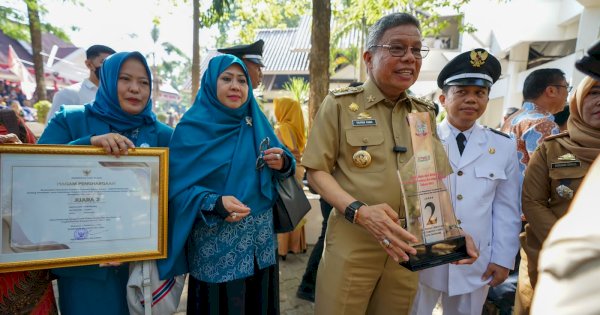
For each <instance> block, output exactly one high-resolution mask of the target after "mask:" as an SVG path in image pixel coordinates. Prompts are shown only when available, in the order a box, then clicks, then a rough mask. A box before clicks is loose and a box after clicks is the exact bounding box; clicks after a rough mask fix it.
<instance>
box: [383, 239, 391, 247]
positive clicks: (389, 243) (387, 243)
mask: <svg viewBox="0 0 600 315" xmlns="http://www.w3.org/2000/svg"><path fill="white" fill-rule="evenodd" d="M381 244H382V245H383V246H384V247H385V248H390V247H392V242H390V240H388V239H387V238H384V239H383V240H381Z"/></svg>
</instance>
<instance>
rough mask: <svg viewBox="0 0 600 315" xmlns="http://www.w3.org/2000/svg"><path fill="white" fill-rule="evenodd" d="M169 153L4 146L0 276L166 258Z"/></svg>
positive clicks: (1, 150) (0, 180) (0, 171)
mask: <svg viewBox="0 0 600 315" xmlns="http://www.w3.org/2000/svg"><path fill="white" fill-rule="evenodd" d="M167 163H168V149H165V148H160V149H159V148H146V149H142V148H137V149H135V151H131V152H130V153H129V155H126V156H121V157H119V158H116V157H114V156H109V155H106V154H104V152H103V151H102V149H99V148H94V147H79V146H42V145H37V146H32V145H10V146H9V145H2V146H0V215H1V219H2V225H1V227H0V231H1V234H0V235H1V236H2V240H1V243H0V272H6V271H17V270H30V269H40V268H51V267H64V266H76V265H89V264H97V263H101V262H107V261H132V260H145V259H157V258H164V257H165V256H166V250H165V248H166V243H165V240H166V237H165V235H166V215H167V212H166V211H167V210H166V208H167V207H166V205H167V177H168V176H167V165H168V164H167Z"/></svg>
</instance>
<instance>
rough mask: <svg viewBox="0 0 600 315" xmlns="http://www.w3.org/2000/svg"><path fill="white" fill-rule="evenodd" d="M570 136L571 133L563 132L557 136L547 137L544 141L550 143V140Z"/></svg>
mask: <svg viewBox="0 0 600 315" xmlns="http://www.w3.org/2000/svg"><path fill="white" fill-rule="evenodd" d="M568 135H569V131H563V132H561V133H558V134H555V135H551V136H547V137H546V138H544V141H548V140H552V139H556V138H562V137H566V136H568Z"/></svg>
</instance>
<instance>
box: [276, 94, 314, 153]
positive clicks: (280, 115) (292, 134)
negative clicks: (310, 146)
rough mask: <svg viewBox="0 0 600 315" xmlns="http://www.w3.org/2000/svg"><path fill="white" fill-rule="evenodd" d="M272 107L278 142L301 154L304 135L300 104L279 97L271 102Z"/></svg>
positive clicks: (304, 140) (304, 139) (304, 143)
mask: <svg viewBox="0 0 600 315" xmlns="http://www.w3.org/2000/svg"><path fill="white" fill-rule="evenodd" d="M273 106H274V107H275V118H277V124H276V125H275V130H276V133H277V134H278V135H279V137H280V139H279V140H280V141H281V142H283V144H284V145H285V146H286V147H288V149H290V150H291V151H295V150H296V149H297V150H298V153H299V154H302V152H304V146H305V145H306V135H305V132H304V116H303V115H302V109H301V108H300V103H299V102H298V101H296V100H294V99H291V98H288V97H281V98H276V99H274V100H273Z"/></svg>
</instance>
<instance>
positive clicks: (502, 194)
mask: <svg viewBox="0 0 600 315" xmlns="http://www.w3.org/2000/svg"><path fill="white" fill-rule="evenodd" d="M500 73H501V67H500V63H499V62H498V60H497V59H496V58H495V57H494V56H492V55H491V54H489V53H488V52H487V51H485V50H483V49H475V50H473V51H468V52H465V53H462V54H460V55H458V56H457V57H456V58H454V59H453V60H451V61H450V62H449V63H448V64H447V65H446V66H445V67H444V69H442V71H441V72H440V75H439V77H438V80H437V82H438V86H439V87H440V88H441V89H442V95H440V97H439V100H440V103H441V104H442V106H444V108H445V109H446V112H447V116H446V119H444V121H442V123H441V124H440V125H439V126H438V134H439V136H440V139H441V140H442V143H444V144H445V145H446V146H447V147H448V158H449V160H450V164H451V165H452V168H453V170H454V173H453V174H452V175H450V183H451V184H450V185H451V192H452V202H453V205H454V210H455V212H456V216H457V218H458V219H459V220H460V222H461V227H462V228H463V229H464V230H465V232H466V233H468V234H470V235H472V236H473V239H474V241H475V244H476V245H477V246H478V249H479V252H480V256H479V259H477V261H475V263H474V264H472V265H468V266H465V265H452V264H448V265H442V266H438V267H434V268H430V269H426V270H423V271H421V272H420V277H419V289H418V291H417V296H416V298H415V302H414V304H413V310H412V314H419V315H421V314H427V315H429V314H431V313H432V310H433V308H434V307H435V305H436V303H437V301H438V299H439V297H440V296H441V297H442V308H443V310H444V315H449V314H452V315H453V314H461V315H479V314H481V311H482V307H483V303H484V302H485V298H486V296H487V292H488V289H489V286H497V285H499V284H501V283H502V282H504V280H506V278H507V277H508V272H509V270H510V269H513V268H514V260H515V255H516V254H517V251H518V249H519V232H520V230H521V217H520V210H519V207H520V203H519V199H518V196H519V189H520V180H519V165H518V160H517V151H516V145H515V143H514V140H512V139H510V138H509V137H508V135H506V134H503V133H501V132H499V131H496V130H494V129H489V128H487V127H483V126H481V125H479V124H478V123H477V122H476V121H477V119H478V118H479V117H481V115H482V114H483V113H484V112H485V109H486V107H487V103H488V101H489V92H490V88H491V86H492V84H493V83H494V82H496V80H497V79H498V77H499V76H500Z"/></svg>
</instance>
